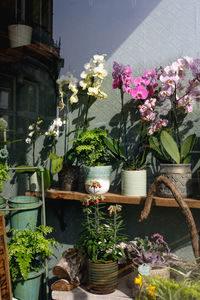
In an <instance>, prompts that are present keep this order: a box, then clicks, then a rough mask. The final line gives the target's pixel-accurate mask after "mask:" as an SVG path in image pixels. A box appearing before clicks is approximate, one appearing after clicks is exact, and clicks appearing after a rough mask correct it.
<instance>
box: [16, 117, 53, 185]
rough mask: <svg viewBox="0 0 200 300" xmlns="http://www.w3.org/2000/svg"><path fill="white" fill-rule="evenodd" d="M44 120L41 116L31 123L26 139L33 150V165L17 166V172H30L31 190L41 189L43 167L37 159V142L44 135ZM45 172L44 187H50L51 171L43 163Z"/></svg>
mask: <svg viewBox="0 0 200 300" xmlns="http://www.w3.org/2000/svg"><path fill="white" fill-rule="evenodd" d="M42 122H43V120H41V119H40V117H38V118H37V120H36V121H35V122H34V123H32V124H31V125H29V127H28V130H29V133H28V137H27V138H26V139H25V142H26V144H28V145H29V147H30V148H31V151H32V165H31V166H29V165H20V166H18V167H17V168H16V172H17V173H28V174H29V186H30V191H40V190H41V169H40V168H39V166H38V165H39V162H38V159H36V153H35V152H36V142H37V140H38V138H39V137H40V136H41V135H42V132H41V128H40V124H41V123H42ZM43 164H44V165H43V166H42V167H43V174H44V189H46V188H48V187H49V186H50V184H51V174H50V171H49V170H48V169H47V168H46V167H45V163H43Z"/></svg>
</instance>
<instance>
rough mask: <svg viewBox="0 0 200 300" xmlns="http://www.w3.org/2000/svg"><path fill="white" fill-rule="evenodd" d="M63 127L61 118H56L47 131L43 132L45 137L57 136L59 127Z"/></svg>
mask: <svg viewBox="0 0 200 300" xmlns="http://www.w3.org/2000/svg"><path fill="white" fill-rule="evenodd" d="M62 125H63V122H62V120H61V118H56V119H55V120H53V123H52V124H51V126H50V127H49V130H48V131H47V132H45V135H52V136H57V137H58V136H59V133H60V127H61V126H62Z"/></svg>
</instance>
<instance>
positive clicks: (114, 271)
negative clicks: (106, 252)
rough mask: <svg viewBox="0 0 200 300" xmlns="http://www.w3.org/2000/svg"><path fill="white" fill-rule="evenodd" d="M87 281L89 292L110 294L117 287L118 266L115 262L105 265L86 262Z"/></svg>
mask: <svg viewBox="0 0 200 300" xmlns="http://www.w3.org/2000/svg"><path fill="white" fill-rule="evenodd" d="M88 280H89V285H90V288H91V290H90V292H93V293H96V294H110V293H112V292H114V290H115V289H116V288H117V285H118V264H117V262H115V261H108V262H105V263H99V262H93V261H90V260H89V261H88Z"/></svg>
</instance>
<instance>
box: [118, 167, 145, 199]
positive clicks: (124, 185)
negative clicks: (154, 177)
mask: <svg viewBox="0 0 200 300" xmlns="http://www.w3.org/2000/svg"><path fill="white" fill-rule="evenodd" d="M121 194H122V195H124V196H144V197H145V196H146V195H147V171H146V170H137V171H136V170H134V171H126V170H122V173H121Z"/></svg>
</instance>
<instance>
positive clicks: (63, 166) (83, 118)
mask: <svg viewBox="0 0 200 300" xmlns="http://www.w3.org/2000/svg"><path fill="white" fill-rule="evenodd" d="M105 76H107V71H106V67H105V55H93V57H92V58H91V59H90V61H89V63H86V64H85V65H84V71H83V72H81V74H80V77H81V81H80V82H79V87H78V79H76V78H75V77H74V76H73V75H72V73H70V72H67V74H66V75H65V76H64V75H62V76H61V77H60V78H59V79H58V80H57V83H58V86H59V94H60V102H59V105H58V107H59V111H60V112H62V111H63V112H64V118H65V130H64V135H65V136H64V155H62V156H61V157H60V156H57V155H54V154H53V155H51V159H52V172H53V174H56V173H58V179H59V186H60V188H61V189H65V190H74V189H77V188H78V185H79V182H78V179H79V177H80V176H79V175H80V166H79V165H78V163H77V156H76V155H77V153H76V150H75V149H74V147H73V142H74V138H75V137H77V134H78V133H80V132H83V131H86V130H87V129H88V127H89V121H88V120H89V118H88V115H89V109H90V108H91V106H92V105H93V104H94V103H95V101H96V100H97V99H105V98H106V97H107V95H106V94H105V93H104V92H103V91H102V90H101V89H100V87H101V84H102V82H103V79H104V78H105ZM82 94H83V96H84V97H83V98H84V100H83V99H82V100H83V101H82V102H81V104H80V105H82V107H81V110H80V111H81V115H79V122H78V125H77V126H76V128H75V130H71V112H72V109H73V108H74V107H72V104H74V103H77V102H78V101H79V98H78V95H79V96H80V95H82ZM75 108H76V107H75ZM71 136H73V138H72V140H70V137H71Z"/></svg>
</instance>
